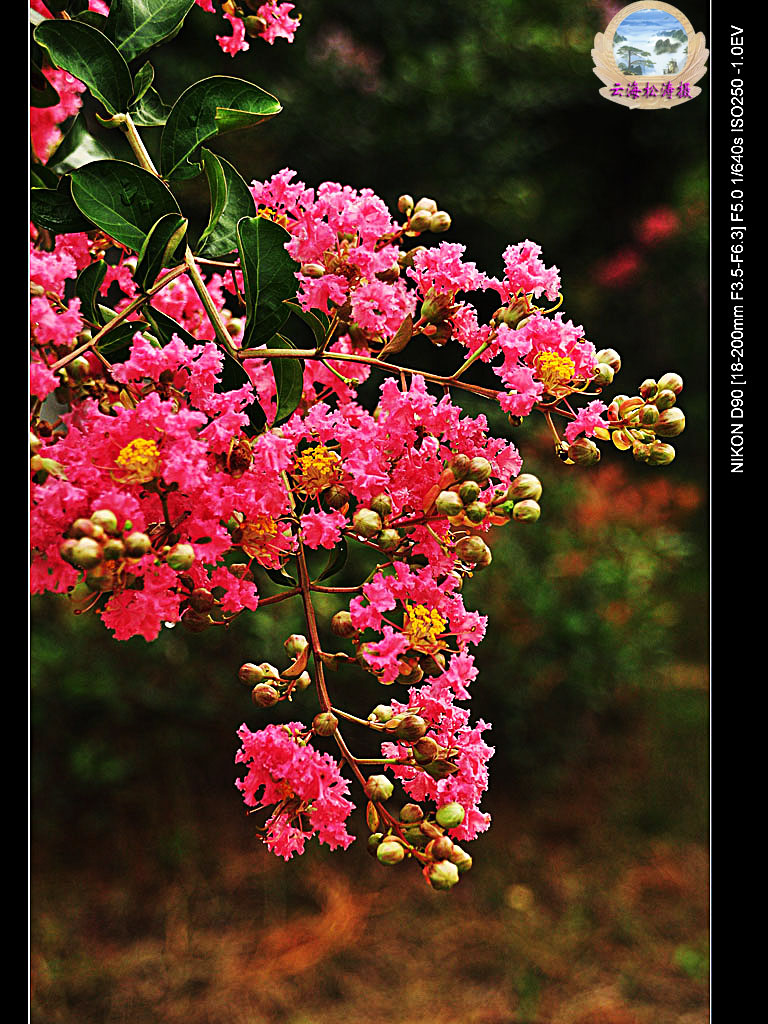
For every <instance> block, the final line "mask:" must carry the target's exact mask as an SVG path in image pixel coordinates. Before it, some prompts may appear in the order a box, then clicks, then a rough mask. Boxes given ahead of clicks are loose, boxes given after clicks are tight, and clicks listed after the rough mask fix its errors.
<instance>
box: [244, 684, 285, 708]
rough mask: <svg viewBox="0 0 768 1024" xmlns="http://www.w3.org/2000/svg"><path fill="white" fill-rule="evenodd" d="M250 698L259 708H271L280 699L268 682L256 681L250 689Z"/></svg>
mask: <svg viewBox="0 0 768 1024" xmlns="http://www.w3.org/2000/svg"><path fill="white" fill-rule="evenodd" d="M251 700H252V701H253V703H254V704H255V705H256V707H259V708H271V707H273V706H274V705H275V704H277V702H278V701H279V700H280V694H279V693H278V692H277V690H276V689H275V688H274V686H272V685H271V684H270V683H258V684H257V685H256V686H254V688H253V689H252V690H251Z"/></svg>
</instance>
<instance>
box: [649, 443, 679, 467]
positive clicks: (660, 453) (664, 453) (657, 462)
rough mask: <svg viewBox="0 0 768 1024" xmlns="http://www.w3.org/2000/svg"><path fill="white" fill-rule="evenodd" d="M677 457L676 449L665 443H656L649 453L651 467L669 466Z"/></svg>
mask: <svg viewBox="0 0 768 1024" xmlns="http://www.w3.org/2000/svg"><path fill="white" fill-rule="evenodd" d="M674 457H675V449H674V448H673V447H672V445H671V444H664V442H663V441H654V443H653V444H652V445H651V446H650V452H649V453H648V465H649V466H668V465H669V464H670V462H672V460H673V459H674Z"/></svg>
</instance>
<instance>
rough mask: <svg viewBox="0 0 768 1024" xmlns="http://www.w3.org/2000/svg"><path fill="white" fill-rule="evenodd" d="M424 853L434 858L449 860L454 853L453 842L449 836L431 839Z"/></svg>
mask: <svg viewBox="0 0 768 1024" xmlns="http://www.w3.org/2000/svg"><path fill="white" fill-rule="evenodd" d="M424 853H426V854H427V856H428V857H432V859H433V860H449V859H450V856H451V854H452V853H453V842H452V840H451V839H449V838H448V836H440V838H439V839H430V841H429V843H428V844H427V848H426V849H425V851H424Z"/></svg>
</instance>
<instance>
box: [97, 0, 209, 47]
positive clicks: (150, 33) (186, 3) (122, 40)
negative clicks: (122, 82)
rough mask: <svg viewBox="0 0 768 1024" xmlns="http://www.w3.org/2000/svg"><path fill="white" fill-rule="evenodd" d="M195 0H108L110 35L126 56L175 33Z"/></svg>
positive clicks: (154, 44)
mask: <svg viewBox="0 0 768 1024" xmlns="http://www.w3.org/2000/svg"><path fill="white" fill-rule="evenodd" d="M194 3H195V0H111V3H110V5H109V18H108V19H107V21H108V23H109V28H110V33H109V34H110V38H112V39H114V40H115V45H116V46H117V48H118V50H119V51H120V53H122V55H123V56H124V57H125V59H126V60H128V61H130V60H133V59H134V58H135V57H138V56H140V55H141V54H142V53H145V52H146V51H147V50H149V49H150V47H152V46H156V45H157V44H158V43H161V42H162V41H163V40H164V39H168V37H169V36H172V35H175V34H176V32H178V30H179V29H180V28H181V26H182V24H183V22H184V19H185V18H186V16H187V14H188V13H189V11H190V10H191V8H192V7H193V6H194Z"/></svg>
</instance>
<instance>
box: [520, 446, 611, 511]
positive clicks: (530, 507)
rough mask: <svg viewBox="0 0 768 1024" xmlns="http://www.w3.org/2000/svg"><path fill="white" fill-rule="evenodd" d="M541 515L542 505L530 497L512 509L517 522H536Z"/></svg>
mask: <svg viewBox="0 0 768 1024" xmlns="http://www.w3.org/2000/svg"><path fill="white" fill-rule="evenodd" d="M598 454H599V451H598ZM540 515H541V506H540V505H539V503H538V502H537V501H533V500H532V499H530V498H527V499H526V500H525V501H518V502H515V507H514V508H513V509H512V518H513V519H514V520H515V522H516V523H535V522H536V521H537V520H538V518H539V516H540Z"/></svg>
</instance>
